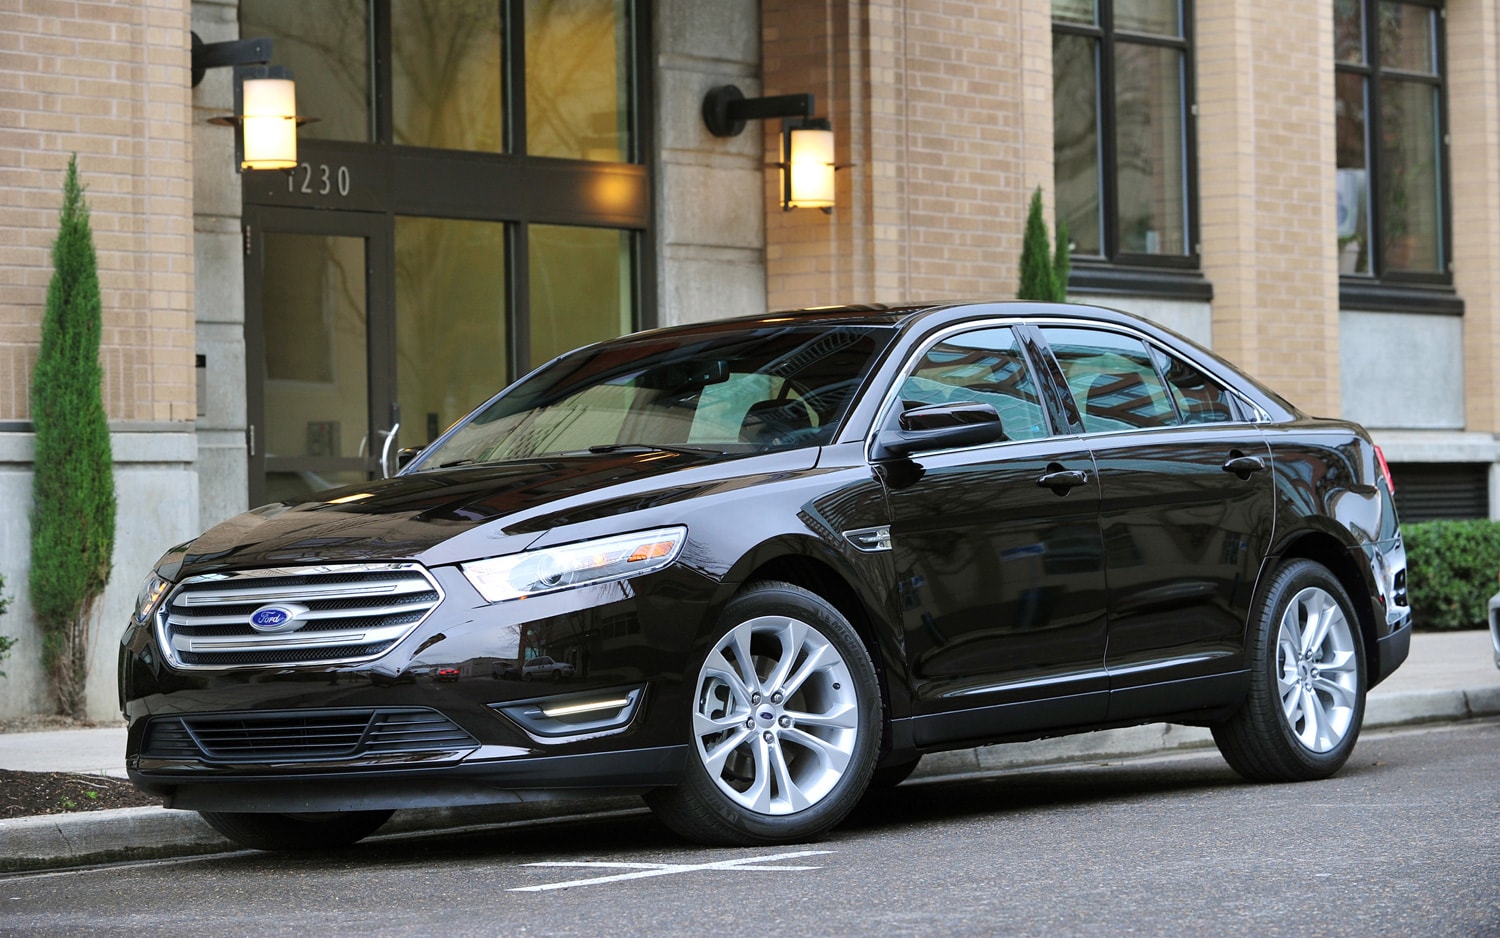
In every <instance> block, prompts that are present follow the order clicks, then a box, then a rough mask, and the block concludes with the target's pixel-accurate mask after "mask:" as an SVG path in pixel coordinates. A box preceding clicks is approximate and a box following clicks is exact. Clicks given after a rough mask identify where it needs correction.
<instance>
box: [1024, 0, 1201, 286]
mask: <svg viewBox="0 0 1500 938" xmlns="http://www.w3.org/2000/svg"><path fill="white" fill-rule="evenodd" d="M1189 12H1190V10H1189V6H1188V4H1187V3H1186V2H1181V0H1052V28H1053V32H1052V91H1053V102H1052V113H1053V132H1054V137H1053V140H1054V142H1053V165H1054V171H1055V178H1056V186H1057V193H1056V195H1057V207H1058V215H1059V217H1060V218H1062V219H1064V220H1065V221H1066V222H1067V225H1068V234H1069V237H1070V239H1071V240H1072V242H1073V254H1074V256H1075V257H1076V258H1078V259H1080V260H1082V261H1085V262H1087V261H1088V260H1089V259H1097V260H1098V261H1101V262H1108V263H1115V264H1138V265H1155V266H1166V267H1172V266H1176V267H1195V266H1197V254H1196V249H1195V241H1196V238H1195V237H1194V219H1193V199H1192V192H1193V186H1194V180H1193V171H1194V170H1193V144H1192V134H1191V133H1190V132H1189V130H1190V123H1189V108H1190V103H1191V101H1192V94H1191V88H1192V82H1191V75H1192V59H1191V53H1192V49H1191V45H1190V43H1189V35H1190V33H1189V25H1190V24H1189Z"/></svg>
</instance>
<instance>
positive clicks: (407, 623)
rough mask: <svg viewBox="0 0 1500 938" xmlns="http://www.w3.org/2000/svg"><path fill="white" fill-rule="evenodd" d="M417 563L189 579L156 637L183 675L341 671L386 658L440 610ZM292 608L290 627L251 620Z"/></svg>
mask: <svg viewBox="0 0 1500 938" xmlns="http://www.w3.org/2000/svg"><path fill="white" fill-rule="evenodd" d="M442 598H443V594H442V590H441V588H440V587H439V586H438V584H437V581H436V580H434V579H433V578H432V575H431V574H429V573H428V572H427V570H426V569H425V568H423V567H422V566H421V565H420V564H414V563H403V564H341V565H335V566H309V567H279V568H275V569H268V570H243V571H236V572H233V573H212V574H206V575H203V576H197V577H189V578H188V579H186V580H184V581H183V582H182V583H180V584H178V585H177V586H176V587H174V588H173V590H172V592H171V593H170V594H169V595H168V597H167V599H166V601H165V602H163V603H162V605H161V608H160V610H159V611H158V612H157V618H156V627H157V637H158V639H159V640H160V642H161V647H162V649H163V651H164V652H165V653H166V654H167V655H168V656H170V657H171V659H172V663H173V664H174V665H175V666H177V667H181V668H186V669H195V670H217V669H224V668H240V667H277V666H284V665H290V664H347V663H354V662H359V661H368V660H371V659H373V658H377V657H379V656H380V655H383V654H385V653H386V652H387V651H389V650H390V649H391V648H392V647H394V646H395V644H396V643H397V642H399V641H401V640H402V639H404V638H405V637H406V636H407V635H410V634H411V632H412V631H413V630H414V629H415V628H416V627H417V626H418V625H419V624H420V623H421V622H422V620H424V619H425V618H426V617H427V616H428V615H429V614H430V613H431V612H432V610H433V609H434V608H436V607H437V605H438V604H439V603H440V602H442ZM271 605H274V606H282V607H289V608H290V611H291V612H292V613H293V618H294V619H295V620H296V621H295V622H294V623H293V624H292V626H291V627H289V628H286V629H284V630H282V631H267V632H262V631H259V630H257V629H255V628H252V627H251V625H250V617H251V615H253V614H254V613H255V612H256V611H258V610H261V609H263V608H264V607H266V606H271Z"/></svg>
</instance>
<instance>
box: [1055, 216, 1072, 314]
mask: <svg viewBox="0 0 1500 938" xmlns="http://www.w3.org/2000/svg"><path fill="white" fill-rule="evenodd" d="M1072 267H1073V244H1072V240H1071V238H1069V236H1068V223H1067V222H1066V221H1064V220H1063V219H1062V218H1058V220H1057V250H1056V251H1055V252H1054V253H1053V255H1052V279H1053V281H1054V283H1053V292H1052V298H1053V299H1054V300H1056V301H1057V302H1059V303H1066V302H1067V301H1068V271H1069V270H1071V269H1072Z"/></svg>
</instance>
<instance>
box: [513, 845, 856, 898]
mask: <svg viewBox="0 0 1500 938" xmlns="http://www.w3.org/2000/svg"><path fill="white" fill-rule="evenodd" d="M832 852H833V851H832V850H799V851H798V852H796V853H778V854H775V855H774V856H769V857H741V858H740V859H738V860H719V861H717V862H714V863H615V862H610V861H604V860H598V861H594V860H577V861H557V862H543V863H528V864H526V865H527V866H568V867H586V868H589V869H605V870H632V871H633V872H630V873H616V874H615V875H613V876H596V877H594V878H592V879H574V880H569V881H568V882H565V883H547V884H546V885H544V886H520V887H517V888H515V889H511V890H508V891H509V892H545V891H547V890H549V889H571V888H572V887H574V886H597V885H599V884H600V883H618V882H623V881H624V880H627V879H644V878H646V877H648V876H672V875H675V874H677V873H696V872H699V871H701V870H761V871H771V872H791V873H798V872H806V871H807V870H818V869H822V867H819V866H766V865H765V864H767V863H774V862H776V861H777V860H795V859H797V858H798V857H815V856H819V855H821V854H828V853H832Z"/></svg>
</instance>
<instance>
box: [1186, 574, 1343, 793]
mask: <svg viewBox="0 0 1500 938" xmlns="http://www.w3.org/2000/svg"><path fill="white" fill-rule="evenodd" d="M1251 621H1252V623H1254V625H1253V630H1252V632H1251V635H1250V649H1249V652H1250V691H1249V695H1248V696H1247V698H1246V700H1245V704H1244V706H1243V707H1242V708H1241V709H1240V711H1239V712H1238V713H1236V714H1235V715H1234V716H1233V717H1231V718H1229V719H1228V720H1226V721H1225V722H1223V723H1220V724H1218V725H1216V726H1214V727H1213V734H1214V742H1215V743H1217V744H1218V747H1219V752H1221V753H1222V754H1223V755H1224V759H1225V761H1227V762H1228V763H1229V765H1230V767H1231V768H1233V769H1234V770H1235V771H1236V772H1238V773H1239V774H1240V775H1242V776H1244V777H1245V778H1247V779H1249V780H1251V781H1256V782H1302V781H1310V780H1313V779H1319V778H1327V777H1328V776H1330V775H1332V774H1333V773H1335V772H1337V771H1338V770H1339V769H1340V768H1342V767H1343V765H1344V763H1345V762H1346V761H1347V760H1348V759H1349V754H1350V753H1351V752H1353V751H1354V743H1355V740H1357V739H1358V738H1359V728H1360V724H1361V723H1362V722H1363V720H1364V714H1365V684H1366V681H1367V676H1366V674H1367V672H1366V669H1365V649H1364V642H1363V640H1362V637H1361V635H1360V631H1359V619H1358V618H1357V617H1356V616H1355V614H1354V606H1353V604H1352V603H1351V602H1350V601H1349V596H1348V594H1347V593H1345V592H1344V588H1343V587H1342V586H1341V585H1339V582H1338V580H1337V579H1335V578H1334V576H1333V574H1332V573H1330V572H1329V571H1328V569H1327V568H1326V567H1324V566H1323V565H1321V564H1318V563H1315V562H1313V561H1311V560H1293V561H1290V562H1288V563H1286V564H1283V565H1282V566H1281V567H1279V568H1278V569H1277V570H1276V573H1275V575H1274V576H1272V578H1271V584H1270V587H1269V588H1268V589H1267V590H1266V593H1265V596H1264V598H1263V599H1262V600H1261V602H1260V604H1259V605H1258V606H1257V609H1256V614H1255V616H1254V617H1253V618H1252V620H1251Z"/></svg>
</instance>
